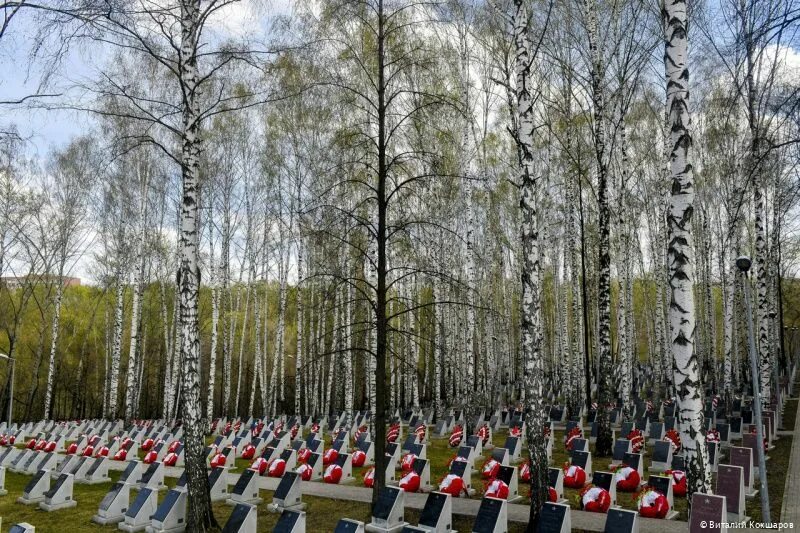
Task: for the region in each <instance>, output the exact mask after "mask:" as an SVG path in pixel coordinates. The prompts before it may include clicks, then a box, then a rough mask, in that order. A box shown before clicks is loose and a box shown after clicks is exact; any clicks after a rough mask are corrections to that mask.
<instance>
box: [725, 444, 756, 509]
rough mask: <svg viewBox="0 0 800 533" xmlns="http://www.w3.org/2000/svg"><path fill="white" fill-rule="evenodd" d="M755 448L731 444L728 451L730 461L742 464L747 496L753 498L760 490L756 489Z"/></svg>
mask: <svg viewBox="0 0 800 533" xmlns="http://www.w3.org/2000/svg"><path fill="white" fill-rule="evenodd" d="M752 456H753V450H752V449H750V448H743V447H740V446H731V448H730V450H729V452H728V462H729V463H730V464H732V465H735V466H741V467H742V472H743V474H744V490H745V496H746V497H747V498H753V497H755V495H756V494H758V491H757V490H755V488H754V486H753V485H754V484H755V479H754V478H755V473H754V471H753V458H752Z"/></svg>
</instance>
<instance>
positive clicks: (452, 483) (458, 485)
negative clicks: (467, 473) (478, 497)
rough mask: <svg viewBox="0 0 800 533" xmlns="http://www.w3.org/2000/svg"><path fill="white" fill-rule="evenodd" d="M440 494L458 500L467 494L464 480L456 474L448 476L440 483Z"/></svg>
mask: <svg viewBox="0 0 800 533" xmlns="http://www.w3.org/2000/svg"><path fill="white" fill-rule="evenodd" d="M439 492H444V493H445V494H449V495H450V496H452V497H454V498H458V497H459V496H461V494H462V493H466V488H465V487H464V480H463V479H461V477H460V476H457V475H455V474H447V475H446V476H444V478H443V479H442V481H441V482H440V483H439Z"/></svg>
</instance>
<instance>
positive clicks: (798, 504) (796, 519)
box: [773, 398, 800, 527]
mask: <svg viewBox="0 0 800 533" xmlns="http://www.w3.org/2000/svg"><path fill="white" fill-rule="evenodd" d="M788 401H790V402H796V401H798V399H797V398H790V399H789V400H788ZM798 407H800V406H798ZM794 429H795V433H796V432H797V431H798V430H800V408H799V409H797V414H796V415H795V419H794ZM775 518H776V517H773V520H775ZM781 522H787V523H792V524H795V525H796V526H797V527H800V438H797V436H796V435H795V437H793V439H792V452H791V455H790V456H789V471H788V473H787V474H786V485H785V486H784V489H783V506H782V507H781Z"/></svg>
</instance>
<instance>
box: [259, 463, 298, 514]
mask: <svg viewBox="0 0 800 533" xmlns="http://www.w3.org/2000/svg"><path fill="white" fill-rule="evenodd" d="M300 481H301V480H300V474H298V473H297V472H286V473H285V474H284V475H283V478H281V482H280V483H278V488H277V489H275V493H274V494H273V497H272V503H271V504H270V505H269V506H268V508H269V510H270V511H277V512H280V511H282V510H285V509H289V510H298V511H301V510H303V509H305V504H303V497H302V492H301V490H300Z"/></svg>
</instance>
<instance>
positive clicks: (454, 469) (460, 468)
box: [450, 461, 472, 491]
mask: <svg viewBox="0 0 800 533" xmlns="http://www.w3.org/2000/svg"><path fill="white" fill-rule="evenodd" d="M450 474H453V475H456V476H458V477H460V478H461V480H462V481H463V483H464V488H465V489H466V490H467V491H469V490H470V489H472V465H470V464H469V463H468V462H466V461H453V462H452V463H450Z"/></svg>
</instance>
